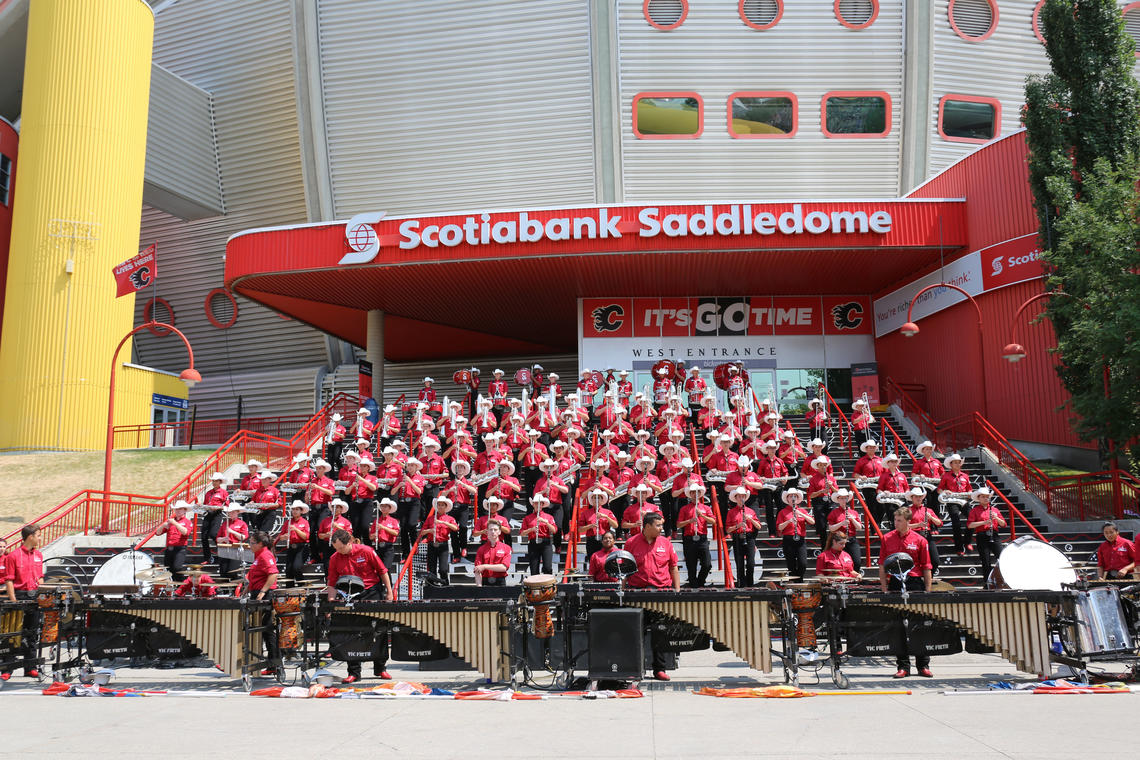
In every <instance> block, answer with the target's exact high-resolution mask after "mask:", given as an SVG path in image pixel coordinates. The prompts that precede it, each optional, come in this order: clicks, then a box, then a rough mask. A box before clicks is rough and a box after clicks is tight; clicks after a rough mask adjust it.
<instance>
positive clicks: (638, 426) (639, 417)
mask: <svg viewBox="0 0 1140 760" xmlns="http://www.w3.org/2000/svg"><path fill="white" fill-rule="evenodd" d="M633 400H634V402H635V403H634V405H633V406H632V407H630V409H629V424H631V425H633V427H634V429H635V430H648V429H649V428H650V427H652V426H653V418H654V417H656V416H657V413H656V412H655V411H653V405H652V404H651V403H649V400H648V399H646V398H645V394H643V393H641V392H638V393H635V394H633Z"/></svg>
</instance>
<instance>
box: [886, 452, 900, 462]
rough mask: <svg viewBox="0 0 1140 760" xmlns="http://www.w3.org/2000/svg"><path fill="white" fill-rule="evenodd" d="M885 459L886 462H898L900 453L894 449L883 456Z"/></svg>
mask: <svg viewBox="0 0 1140 760" xmlns="http://www.w3.org/2000/svg"><path fill="white" fill-rule="evenodd" d="M883 461H884V462H897V461H899V455H898V454H896V453H894V452H893V451H892V452H891V453H890V454H887V455H886V456H885V457H883Z"/></svg>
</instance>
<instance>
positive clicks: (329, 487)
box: [306, 459, 336, 561]
mask: <svg viewBox="0 0 1140 760" xmlns="http://www.w3.org/2000/svg"><path fill="white" fill-rule="evenodd" d="M330 468H331V467H330V465H329V463H328V462H326V461H325V460H323V459H318V460H317V463H316V464H315V465H313V469H314V470H315V471H316V476H315V477H314V478H313V479H312V480H311V481H309V486H308V488H307V489H306V498H307V499H308V502H309V506H310V507H312V512H310V513H309V528H310V532H309V534H310V536H311V537H312V538H311V541H310V544H309V549H310V552H309V554H310V556H312V557H315V558H317V560H318V561H324V556H325V555H324V552H323V547H322V545H321V542H320V541H319V540H318V539H317V531H318V530H319V529H320V526H321V521H323V520H324V519H325V517H326V516H328V514H329V509H330V507H329V503H330V502H331V501H332V500H333V498H334V497H335V496H336V484H335V483H334V482H333V480H332V478H330V477H329V476H328V472H329V469H330Z"/></svg>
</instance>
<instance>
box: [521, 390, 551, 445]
mask: <svg viewBox="0 0 1140 760" xmlns="http://www.w3.org/2000/svg"><path fill="white" fill-rule="evenodd" d="M547 401H548V399H547V398H546V396H538V397H537V398H535V400H534V410H533V411H531V413H530V415H529V416H528V417H527V418H526V420H525V422H526V424H527V425H529V426H530V427H532V428H534V429H535V430H537V431H538V433H539V436H538V440H539V441H541V442H542V444H543V445H544V446H545V445H546V444H548V443H550V431H551V430H553V429H554V427H555V426H556V425H557V424H558V421H557V420H556V419H555V418H554V415H553V414H551V411H550V409H549V408H548V404H547Z"/></svg>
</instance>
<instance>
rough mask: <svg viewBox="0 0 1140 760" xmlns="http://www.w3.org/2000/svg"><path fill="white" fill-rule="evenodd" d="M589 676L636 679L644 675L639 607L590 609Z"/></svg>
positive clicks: (642, 637)
mask: <svg viewBox="0 0 1140 760" xmlns="http://www.w3.org/2000/svg"><path fill="white" fill-rule="evenodd" d="M586 629H587V632H588V641H589V647H590V674H589V675H590V679H591V680H596V679H600V678H629V679H635V678H637V679H639V678H641V677H642V676H643V675H644V674H645V669H644V661H645V640H644V636H645V630H644V628H643V626H642V620H641V608H640V607H621V608H616V609H597V610H590V614H589V618H588V620H587V623H586Z"/></svg>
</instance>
